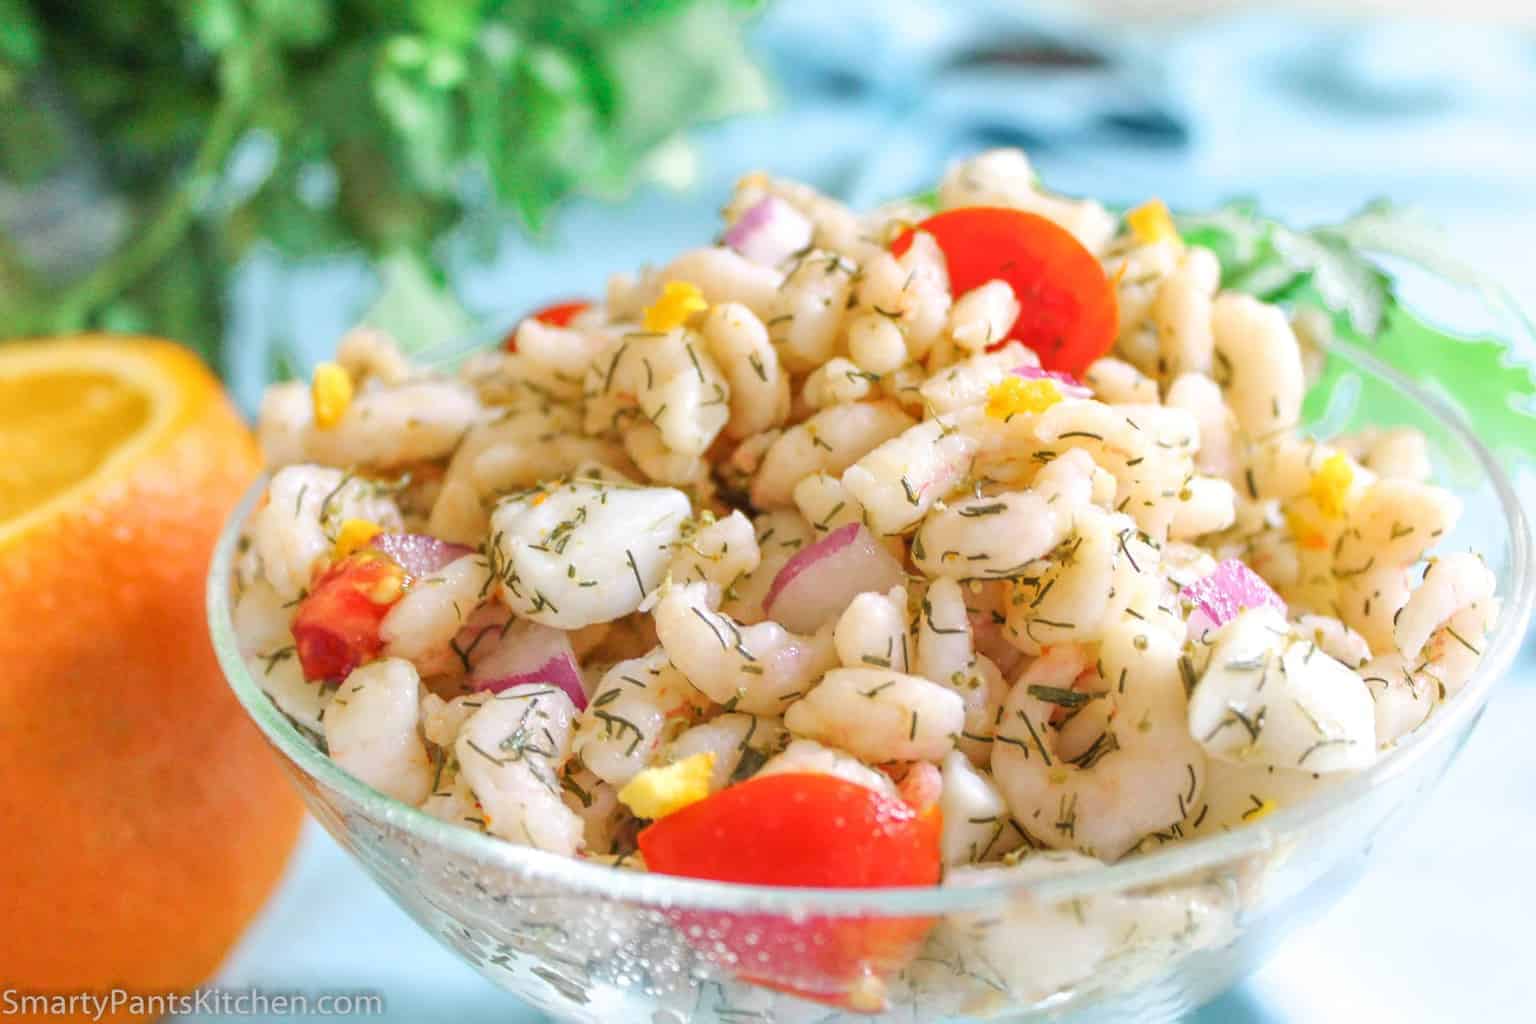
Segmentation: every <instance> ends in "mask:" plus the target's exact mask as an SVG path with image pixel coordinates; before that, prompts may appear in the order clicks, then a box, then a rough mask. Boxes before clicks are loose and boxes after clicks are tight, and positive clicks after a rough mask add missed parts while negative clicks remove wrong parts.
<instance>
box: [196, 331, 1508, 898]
mask: <svg viewBox="0 0 1536 1024" xmlns="http://www.w3.org/2000/svg"><path fill="white" fill-rule="evenodd" d="M1327 348H1328V350H1329V352H1330V354H1338V355H1342V356H1344V357H1346V358H1347V359H1348V360H1349V361H1350V362H1351V363H1353V364H1354V367H1355V368H1357V369H1359V370H1363V371H1365V372H1368V373H1371V374H1374V375H1376V376H1378V377H1380V378H1383V379H1384V380H1386V381H1387V382H1388V383H1390V384H1392V385H1393V386H1394V387H1396V388H1398V389H1399V390H1400V391H1401V392H1402V393H1403V394H1404V395H1405V396H1406V397H1407V398H1409V399H1410V400H1412V401H1413V402H1415V403H1417V404H1418V405H1419V406H1420V407H1421V408H1422V410H1423V411H1425V412H1427V413H1428V414H1429V415H1430V416H1431V417H1433V418H1434V419H1435V420H1436V421H1438V423H1439V425H1440V426H1442V427H1444V428H1447V429H1448V430H1449V431H1450V432H1451V433H1452V435H1454V436H1455V437H1456V438H1457V439H1458V440H1459V441H1460V442H1461V443H1462V444H1463V445H1465V446H1466V448H1467V449H1468V450H1469V451H1470V452H1471V453H1472V455H1473V457H1474V458H1475V459H1476V461H1477V463H1478V464H1479V466H1480V468H1481V469H1482V471H1483V472H1484V473H1485V474H1486V476H1487V479H1488V481H1489V483H1490V484H1491V486H1492V488H1493V491H1494V495H1495V498H1496V499H1497V504H1498V506H1499V509H1500V510H1501V512H1502V513H1503V516H1504V521H1505V526H1506V529H1507V530H1508V533H1509V561H1510V574H1509V575H1510V579H1509V589H1508V593H1507V594H1506V595H1505V603H1504V608H1503V611H1502V613H1501V615H1500V616H1499V621H1498V622H1497V623H1496V624H1495V627H1494V630H1493V632H1492V633H1491V634H1490V636H1489V638H1488V641H1487V643H1486V646H1485V649H1484V654H1483V659H1482V661H1481V662H1479V664H1478V667H1477V670H1476V671H1475V673H1474V674H1473V677H1472V679H1471V680H1470V681H1469V682H1468V683H1467V685H1466V686H1465V687H1464V688H1463V689H1462V691H1461V693H1460V694H1458V695H1457V697H1456V698H1454V699H1452V700H1451V701H1450V702H1449V703H1448V704H1446V705H1445V706H1444V707H1443V708H1442V709H1441V710H1439V711H1437V712H1436V714H1435V715H1434V716H1433V718H1432V719H1431V720H1430V722H1429V724H1428V727H1427V728H1424V729H1422V730H1420V731H1417V732H1415V733H1413V734H1412V735H1410V737H1409V738H1408V739H1407V740H1406V741H1404V742H1403V743H1401V744H1400V745H1399V746H1398V747H1397V748H1396V749H1394V750H1393V751H1392V752H1391V753H1389V754H1388V755H1387V756H1385V757H1383V758H1381V759H1380V760H1378V761H1377V762H1376V763H1375V764H1373V765H1372V766H1371V767H1370V768H1368V769H1366V770H1365V771H1363V772H1360V773H1358V774H1355V775H1352V776H1349V777H1347V778H1345V779H1343V780H1341V781H1340V782H1339V783H1338V784H1337V785H1334V786H1332V787H1329V788H1328V789H1327V790H1325V791H1323V792H1321V793H1318V794H1315V795H1313V796H1312V797H1310V798H1308V799H1306V800H1304V801H1302V802H1300V803H1298V804H1295V805H1293V806H1290V807H1284V808H1281V809H1278V810H1276V811H1275V812H1274V813H1272V814H1270V815H1267V816H1266V817H1265V818H1263V819H1262V820H1261V821H1258V822H1255V823H1254V824H1252V825H1249V826H1248V827H1246V828H1244V829H1241V830H1238V831H1234V832H1227V833H1224V834H1221V835H1211V836H1202V837H1198V838H1194V839H1190V840H1186V841H1183V842H1180V843H1177V844H1172V845H1168V846H1165V847H1163V848H1160V849H1158V850H1156V851H1153V852H1151V853H1147V854H1143V855H1140V856H1137V857H1133V858H1130V859H1128V860H1123V861H1120V862H1119V863H1116V864H1109V865H1105V866H1102V867H1097V868H1092V869H1088V870H1084V871H1080V872H1072V873H1066V874H1063V875H1061V876H1056V877H1050V878H1044V879H1040V878H1036V879H1029V878H1016V879H1009V878H1006V877H1000V878H998V879H996V880H991V881H988V882H985V883H979V884H967V885H964V886H925V887H911V888H881V889H813V888H794V887H787V886H759V885H745V884H741V883H732V882H716V881H707V880H702V879H692V878H683V877H679V876H673V875H661V874H653V873H650V872H636V871H625V870H622V869H617V868H613V867H611V866H609V865H606V864H600V863H596V862H593V861H587V860H582V859H579V858H574V857H567V856H564V855H561V854H557V853H551V852H548V851H544V850H537V849H534V848H532V847H527V846H518V845H514V844H513V843H510V842H507V841H505V840H503V839H500V838H498V837H495V836H491V835H487V834H485V833H481V832H477V831H474V830H471V829H467V828H462V827H460V826H458V825H456V824H452V823H449V822H444V821H441V820H439V819H437V818H434V817H432V816H431V815H429V814H427V813H426V812H424V811H421V810H419V809H417V808H415V807H411V806H409V805H407V804H404V803H401V802H399V801H397V800H395V799H394V798H392V797H389V796H386V795H385V794H383V793H381V792H379V791H378V790H376V789H374V788H372V787H371V786H369V785H367V784H366V783H364V782H362V781H360V780H359V779H356V778H354V777H353V776H352V775H350V774H349V773H347V772H346V771H344V770H343V769H342V768H341V767H340V766H339V765H337V764H336V763H335V762H334V761H332V760H331V759H330V758H329V757H328V756H326V755H325V754H323V753H321V752H320V751H319V750H318V749H317V748H316V747H315V746H314V745H312V744H311V743H310V742H309V741H308V740H307V739H305V737H304V736H303V734H302V733H300V731H299V730H298V728H297V727H295V726H294V724H293V723H292V722H291V721H289V719H288V717H287V716H286V715H284V714H283V713H282V712H281V711H280V710H278V708H277V706H276V704H274V703H273V702H272V701H271V700H270V699H269V698H268V697H267V695H266V693H265V692H264V691H262V689H261V688H260V686H259V685H258V684H257V683H256V681H255V679H254V678H253V676H252V675H251V673H250V671H249V670H248V668H247V666H246V663H245V659H244V658H243V657H242V656H241V654H240V651H239V647H238V644H237V641H236V636H235V632H234V624H233V621H232V618H231V611H232V601H231V587H230V577H231V572H232V569H233V565H234V559H235V555H236V545H237V540H238V535H239V528H240V526H241V525H242V524H243V523H244V521H245V519H246V517H247V515H248V514H249V512H250V510H251V509H252V507H253V506H254V505H255V503H256V501H257V500H258V499H259V497H260V495H261V494H262V491H263V488H264V487H265V484H266V481H267V477H266V476H265V475H263V476H262V477H261V478H260V479H258V480H257V481H256V482H255V483H254V484H252V486H251V487H250V489H249V490H248V491H247V492H246V493H245V495H244V496H243V497H242V498H241V500H240V503H239V504H238V505H237V506H236V508H235V509H234V510H233V512H232V513H231V514H230V517H229V519H228V520H227V522H226V523H225V525H224V528H223V530H222V531H221V533H220V536H219V541H218V545H217V547H216V549H215V551H214V556H213V560H212V563H211V566H210V569H209V574H208V581H207V612H208V623H209V630H210V633H211V636H212V639H213V647H214V651H215V654H216V656H217V658H218V661H219V664H220V666H221V668H222V669H223V671H224V674H225V677H226V679H227V680H228V682H229V685H230V688H231V689H232V690H233V691H234V693H235V696H236V697H237V698H238V699H239V701H240V703H241V704H242V705H244V706H245V708H246V710H247V712H248V713H249V714H250V716H251V718H252V719H254V721H255V722H256V725H257V726H258V727H259V728H260V729H261V731H262V733H263V734H264V735H265V736H266V738H267V739H268V741H269V742H271V743H272V745H273V746H274V747H275V748H276V749H277V750H278V751H279V752H280V753H281V754H282V755H283V756H284V757H285V758H286V759H287V760H288V761H289V762H290V764H291V765H293V766H294V767H295V768H296V769H297V770H298V771H299V772H301V773H303V774H304V775H305V776H308V778H309V779H310V780H312V781H313V782H314V783H317V784H319V785H320V786H323V787H325V788H328V789H331V790H334V791H337V792H339V793H340V794H341V795H343V796H344V797H345V798H346V799H347V800H348V801H350V802H351V803H353V804H354V805H356V806H357V807H358V808H359V809H360V810H361V811H362V812H363V813H364V814H365V815H367V816H368V817H370V818H372V819H374V820H376V821H379V822H382V823H384V824H387V825H389V826H391V827H394V828H397V829H399V830H400V831H401V832H403V833H405V834H406V835H408V836H410V837H411V838H412V839H414V840H416V841H417V842H420V843H424V844H427V845H429V846H431V847H435V848H438V849H440V850H442V851H445V852H448V853H451V854H453V855H456V856H461V857H464V858H467V859H468V860H470V861H473V862H474V864H475V865H476V866H477V867H479V868H482V869H485V868H489V869H493V870H497V871H503V872H507V873H510V874H511V875H512V876H513V877H515V878H516V879H517V880H518V885H519V886H527V885H529V884H530V883H533V884H543V885H547V886H549V887H550V889H551V891H557V892H563V893H568V894H571V895H575V894H582V895H591V896H599V897H604V898H607V899H612V900H618V901H627V902H633V903H640V904H651V905H660V906H669V907H670V906H678V907H696V908H700V909H710V910H721V911H733V912H777V913H790V914H795V915H801V914H809V913H814V914H818V915H831V916H839V915H850V914H859V915H867V916H888V915H919V914H921V915H928V914H937V915H942V914H947V913H952V912H955V911H959V910H970V909H979V908H982V907H986V906H989V905H990V906H996V905H997V904H998V901H1000V900H1003V899H1009V898H1013V899H1017V898H1019V897H1020V896H1021V895H1023V894H1027V895H1028V897H1029V898H1032V899H1036V900H1039V901H1041V902H1043V903H1056V902H1059V901H1061V900H1065V899H1070V898H1074V897H1077V896H1082V895H1089V894H1091V893H1093V892H1107V891H1119V890H1124V889H1130V888H1136V887H1139V886H1147V885H1152V884H1157V883H1164V882H1168V881H1170V880H1173V879H1178V878H1180V877H1182V876H1187V875H1190V874H1192V873H1194V872H1196V871H1199V870H1201V869H1204V868H1208V867H1211V866H1214V865H1217V864H1220V863H1223V862H1227V861H1232V860H1235V859H1238V858H1243V857H1248V856H1252V855H1254V854H1258V853H1263V852H1265V851H1268V850H1270V849H1273V848H1275V847H1276V846H1277V845H1278V844H1279V843H1280V842H1281V841H1282V839H1283V838H1284V837H1286V836H1287V835H1289V834H1293V833H1297V832H1300V831H1302V830H1307V829H1310V828H1312V827H1314V826H1316V825H1317V824H1319V823H1320V822H1322V821H1324V820H1326V819H1328V818H1329V817H1330V816H1331V815H1333V814H1335V813H1338V812H1340V811H1341V810H1343V809H1345V808H1347V807H1349V806H1351V805H1353V804H1355V803H1357V802H1358V801H1360V800H1362V799H1363V798H1364V797H1365V796H1366V795H1367V794H1368V793H1370V792H1371V791H1373V790H1375V789H1378V788H1380V787H1381V786H1382V785H1384V784H1385V783H1387V782H1389V781H1390V780H1392V779H1394V778H1397V777H1399V776H1401V775H1403V774H1406V773H1407V772H1409V771H1411V770H1412V769H1413V768H1414V766H1415V765H1417V764H1418V763H1419V762H1420V761H1421V760H1423V759H1424V758H1426V757H1429V756H1431V755H1432V754H1433V753H1434V752H1435V751H1436V750H1437V749H1438V748H1439V747H1441V746H1442V745H1443V744H1445V743H1447V742H1450V741H1451V740H1452V738H1453V737H1455V736H1456V735H1458V734H1459V732H1460V731H1461V730H1462V728H1463V726H1470V725H1471V724H1472V722H1474V721H1475V719H1476V717H1477V716H1478V715H1479V714H1481V712H1482V710H1483V707H1484V706H1485V704H1486V703H1487V700H1488V697H1489V695H1490V693H1491V692H1492V689H1493V687H1494V685H1495V684H1496V683H1497V681H1498V680H1499V679H1500V678H1501V677H1502V676H1503V674H1504V673H1505V671H1506V670H1507V669H1508V667H1509V665H1510V663H1511V662H1512V660H1513V659H1514V656H1515V653H1516V651H1517V650H1518V649H1519V647H1520V645H1521V643H1522V641H1523V638H1524V635H1525V631H1526V626H1527V623H1528V622H1529V620H1530V618H1531V614H1532V609H1533V606H1536V559H1533V554H1532V547H1533V542H1532V536H1531V532H1530V526H1529V523H1528V522H1527V518H1526V515H1525V511H1524V509H1523V507H1522V505H1521V503H1520V499H1519V497H1518V495H1517V493H1516V491H1515V489H1514V485H1513V484H1512V482H1511V481H1510V479H1509V477H1508V475H1507V474H1506V473H1505V471H1504V470H1503V468H1502V467H1501V466H1500V465H1499V462H1498V460H1497V458H1496V457H1495V456H1494V455H1493V453H1492V452H1490V451H1489V449H1488V448H1487V447H1486V446H1485V445H1484V444H1483V443H1482V442H1481V441H1480V440H1479V439H1478V438H1477V437H1476V435H1475V434H1474V433H1473V432H1472V430H1471V428H1470V427H1469V426H1468V425H1467V423H1466V421H1465V420H1464V419H1463V417H1462V416H1461V414H1460V413H1459V412H1457V411H1456V410H1455V409H1454V408H1453V407H1452V406H1450V405H1449V404H1448V403H1447V402H1445V401H1442V400H1441V399H1440V398H1438V397H1436V396H1435V395H1432V394H1430V393H1428V392H1426V391H1425V390H1424V389H1423V388H1421V387H1420V386H1419V385H1418V384H1416V383H1414V382H1413V381H1412V380H1411V379H1410V378H1408V377H1407V375H1405V374H1403V373H1401V372H1400V371H1398V370H1396V369H1394V368H1392V367H1390V366H1388V365H1386V364H1384V363H1382V362H1381V361H1380V360H1378V359H1377V358H1376V357H1374V356H1372V355H1371V354H1370V353H1369V352H1368V351H1367V350H1365V349H1364V348H1363V347H1361V346H1359V345H1354V344H1349V343H1345V342H1341V341H1334V342H1330V343H1329V344H1328V346H1327ZM999 874H1001V873H999Z"/></svg>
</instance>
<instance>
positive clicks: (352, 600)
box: [293, 551, 405, 682]
mask: <svg viewBox="0 0 1536 1024" xmlns="http://www.w3.org/2000/svg"><path fill="white" fill-rule="evenodd" d="M404 592H405V573H404V571H403V570H402V569H401V568H400V567H399V566H398V565H396V564H395V563H394V562H393V561H391V560H390V559H389V558H387V557H385V556H383V555H381V554H379V553H377V552H373V551H359V552H357V553H356V554H353V555H348V556H347V557H346V558H343V559H342V560H341V561H339V562H337V563H336V564H334V565H332V566H331V567H330V568H328V569H326V570H325V571H324V572H322V573H321V574H320V575H319V576H317V577H316V578H315V581H314V582H313V583H312V584H311V585H310V588H309V593H308V594H307V595H305V597H304V599H303V600H302V601H300V602H299V609H298V612H297V614H295V615H294V618H293V643H294V647H295V649H296V650H297V653H298V656H299V664H300V666H302V667H303V669H304V678H305V679H308V680H310V681H312V682H318V681H328V682H339V681H340V680H342V679H345V678H346V677H347V675H348V673H350V672H351V671H352V670H353V669H355V668H357V667H358V666H359V665H362V664H365V663H366V662H369V661H371V660H373V659H374V658H375V657H377V656H378V654H379V652H380V651H381V650H383V649H384V639H383V637H381V636H380V635H379V624H380V623H382V622H383V621H384V616H385V615H387V614H388V613H389V610H390V608H392V607H394V604H395V602H396V601H398V600H399V599H400V595H401V594H403V593H404Z"/></svg>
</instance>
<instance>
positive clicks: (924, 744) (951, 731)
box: [784, 668, 965, 764]
mask: <svg viewBox="0 0 1536 1024" xmlns="http://www.w3.org/2000/svg"><path fill="white" fill-rule="evenodd" d="M784 724H785V725H786V726H788V728H789V731H790V732H792V733H794V734H796V735H797V736H806V737H809V738H811V739H814V740H817V741H819V742H821V743H825V744H828V745H830V746H834V747H838V748H840V749H842V750H846V751H848V752H849V753H850V754H853V755H854V756H855V757H858V758H860V759H861V760H864V761H867V762H869V763H871V764H874V763H878V762H881V761H937V760H939V759H940V758H942V757H943V756H944V755H945V754H947V753H949V752H950V751H951V750H953V749H954V748H955V740H956V739H958V738H959V735H960V731H961V730H962V729H963V728H964V727H965V703H964V701H963V700H962V699H961V698H960V695H959V694H958V693H956V692H955V691H953V690H951V689H949V688H948V687H945V686H940V685H939V684H938V683H935V682H932V681H931V680H928V679H923V678H920V677H918V676H912V675H904V674H902V673H900V672H892V671H888V670H886V669H880V668H834V669H832V670H831V671H830V672H828V673H827V674H826V676H825V677H823V679H822V681H821V683H820V684H819V685H817V686H816V687H815V689H813V690H811V692H810V693H809V694H807V695H806V696H805V697H803V698H801V699H800V700H797V701H795V702H794V703H793V704H791V705H790V706H789V710H787V711H785V712H784Z"/></svg>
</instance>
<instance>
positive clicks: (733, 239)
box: [725, 196, 815, 267]
mask: <svg viewBox="0 0 1536 1024" xmlns="http://www.w3.org/2000/svg"><path fill="white" fill-rule="evenodd" d="M814 233H815V228H814V227H813V226H812V224H811V222H810V221H809V220H808V219H807V218H806V216H805V214H803V213H801V212H800V211H799V210H797V209H795V208H794V207H793V206H791V205H789V204H788V203H787V202H785V201H784V200H782V199H780V198H779V197H778V196H764V197H763V198H762V199H759V200H758V201H757V202H755V203H753V204H752V205H751V206H749V207H747V209H746V211H745V212H744V213H742V215H741V216H740V217H738V218H737V220H736V223H734V224H732V225H731V226H730V227H729V228H727V229H726V231H725V244H726V245H728V246H730V247H731V248H732V249H735V250H736V251H737V252H738V253H740V254H741V255H742V256H744V257H746V258H747V259H749V260H751V261H752V262H753V263H761V264H764V265H765V266H770V267H771V266H776V265H777V264H779V263H780V262H782V261H783V260H785V259H787V258H788V257H789V256H790V255H791V254H792V253H796V252H799V251H800V250H801V249H804V248H805V247H806V246H808V245H810V244H811V236H812V235H813V234H814Z"/></svg>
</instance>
